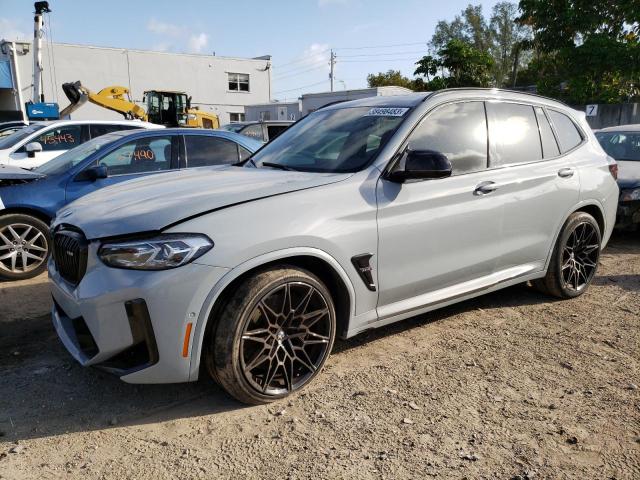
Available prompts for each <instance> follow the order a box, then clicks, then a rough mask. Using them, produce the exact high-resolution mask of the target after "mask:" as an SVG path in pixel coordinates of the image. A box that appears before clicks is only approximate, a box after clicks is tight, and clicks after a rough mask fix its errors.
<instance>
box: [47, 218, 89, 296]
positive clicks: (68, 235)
mask: <svg viewBox="0 0 640 480" xmlns="http://www.w3.org/2000/svg"><path fill="white" fill-rule="evenodd" d="M87 251H88V244H87V240H86V239H85V237H84V235H83V234H82V232H78V231H76V230H67V229H63V230H58V231H57V232H55V234H54V236H53V259H54V261H55V264H56V269H57V270H58V272H59V273H60V276H61V277H62V278H64V279H65V280H66V281H68V282H70V283H72V284H74V285H77V284H78V283H80V280H82V277H83V276H84V274H85V271H86V270H87Z"/></svg>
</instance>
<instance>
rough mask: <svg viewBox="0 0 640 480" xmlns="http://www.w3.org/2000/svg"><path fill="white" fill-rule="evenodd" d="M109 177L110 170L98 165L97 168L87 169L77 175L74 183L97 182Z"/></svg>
mask: <svg viewBox="0 0 640 480" xmlns="http://www.w3.org/2000/svg"><path fill="white" fill-rule="evenodd" d="M107 177H109V169H108V168H107V167H106V166H104V165H97V166H95V167H91V168H87V169H86V170H84V171H82V172H80V173H79V174H78V175H76V178H75V179H74V181H76V182H86V181H90V182H95V181H96V180H98V179H100V178H107Z"/></svg>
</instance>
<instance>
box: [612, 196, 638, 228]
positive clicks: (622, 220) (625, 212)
mask: <svg viewBox="0 0 640 480" xmlns="http://www.w3.org/2000/svg"><path fill="white" fill-rule="evenodd" d="M638 224H640V200H632V201H630V202H620V203H619V204H618V212H617V214H616V228H622V229H624V228H630V227H632V226H634V225H638Z"/></svg>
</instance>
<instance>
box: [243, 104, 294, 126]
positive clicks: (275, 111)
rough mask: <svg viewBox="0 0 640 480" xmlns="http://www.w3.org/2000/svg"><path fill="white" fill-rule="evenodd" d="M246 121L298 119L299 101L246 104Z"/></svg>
mask: <svg viewBox="0 0 640 480" xmlns="http://www.w3.org/2000/svg"><path fill="white" fill-rule="evenodd" d="M244 113H245V120H246V121H247V122H256V121H266V120H299V119H300V101H297V102H270V103H260V104H257V105H247V106H246V107H245V108H244Z"/></svg>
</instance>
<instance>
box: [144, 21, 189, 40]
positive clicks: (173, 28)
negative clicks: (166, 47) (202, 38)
mask: <svg viewBox="0 0 640 480" xmlns="http://www.w3.org/2000/svg"><path fill="white" fill-rule="evenodd" d="M147 30H149V31H150V32H152V33H156V34H158V35H168V36H170V37H181V36H183V35H184V34H185V33H186V32H185V29H184V27H181V26H179V25H174V24H172V23H165V22H160V21H158V20H156V19H155V18H152V19H151V20H149V23H147Z"/></svg>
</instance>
